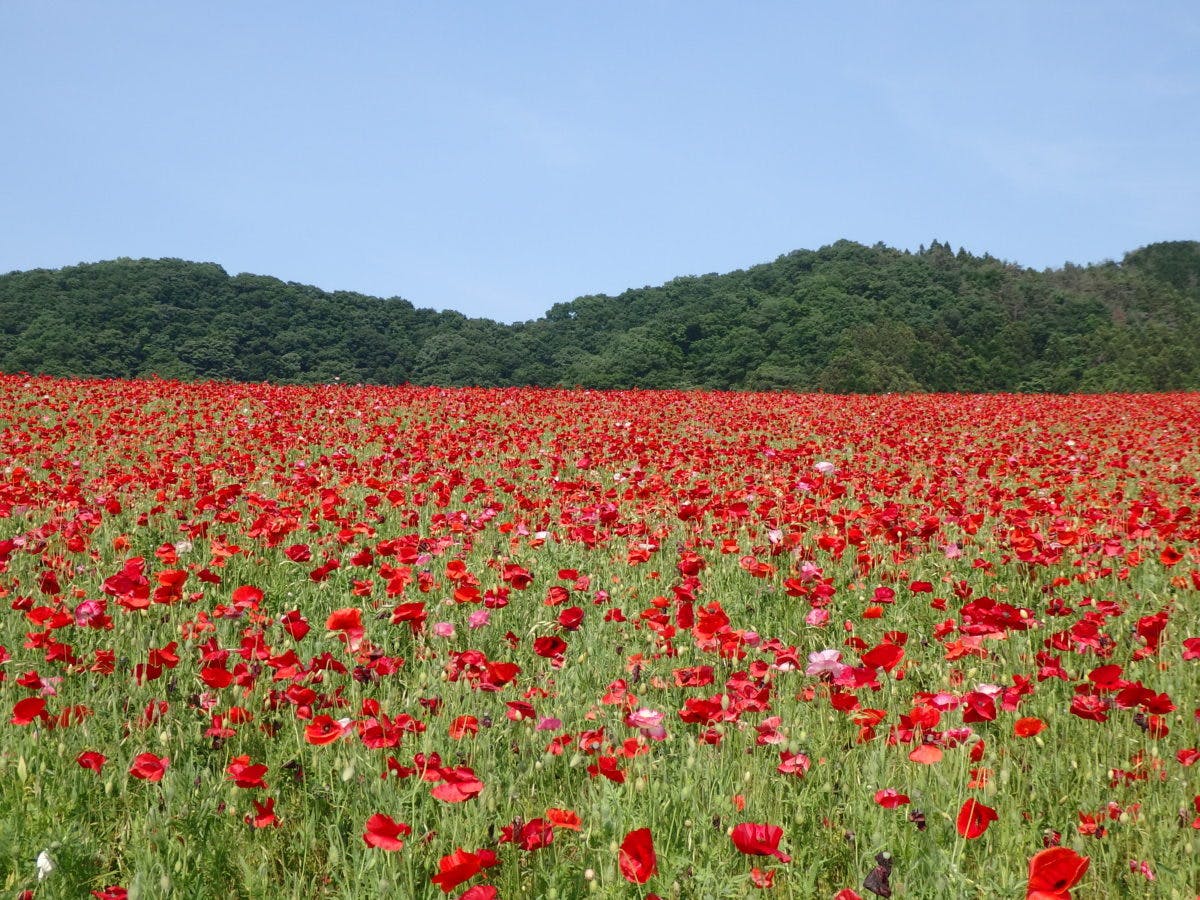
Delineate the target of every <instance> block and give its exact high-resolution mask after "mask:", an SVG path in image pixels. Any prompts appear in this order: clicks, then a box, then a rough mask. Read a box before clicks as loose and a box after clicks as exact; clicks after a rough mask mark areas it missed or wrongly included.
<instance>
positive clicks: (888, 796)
mask: <svg viewBox="0 0 1200 900" xmlns="http://www.w3.org/2000/svg"><path fill="white" fill-rule="evenodd" d="M875 802H876V803H878V804H879V805H880V806H882V807H883V808H884V809H895V808H896V807H898V806H904V805H905V804H906V803H908V802H909V799H908V795H907V794H900V793H897V792H896V790H895V789H894V788H884V789H883V790H882V791H876V792H875Z"/></svg>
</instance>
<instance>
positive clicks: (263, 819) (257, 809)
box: [246, 797, 279, 828]
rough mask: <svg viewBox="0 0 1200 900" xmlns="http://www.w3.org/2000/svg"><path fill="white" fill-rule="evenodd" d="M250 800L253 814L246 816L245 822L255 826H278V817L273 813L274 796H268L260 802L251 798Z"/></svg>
mask: <svg viewBox="0 0 1200 900" xmlns="http://www.w3.org/2000/svg"><path fill="white" fill-rule="evenodd" d="M250 802H251V803H253V804H254V815H253V816H246V822H247V824H250V825H253V826H254V827H255V828H266V827H268V826H271V827H274V828H278V827H279V819H278V818H277V817H276V815H275V798H274V797H268V798H267V799H266V800H265V801H263V802H262V803H259V802H258V801H257V800H251V801H250Z"/></svg>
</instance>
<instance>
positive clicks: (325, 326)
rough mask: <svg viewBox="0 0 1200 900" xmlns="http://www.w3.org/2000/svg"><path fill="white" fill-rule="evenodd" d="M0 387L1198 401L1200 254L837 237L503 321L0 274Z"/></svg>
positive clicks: (185, 276) (195, 288)
mask: <svg viewBox="0 0 1200 900" xmlns="http://www.w3.org/2000/svg"><path fill="white" fill-rule="evenodd" d="M0 371H5V372H20V371H27V372H34V373H45V374H52V375H73V376H95V377H146V376H150V375H158V376H160V377H173V378H181V379H192V378H214V379H233V380H243V381H280V382H311V381H331V380H334V379H340V380H342V381H363V382H372V383H382V384H396V383H403V382H412V383H417V384H444V385H461V384H477V385H525V384H530V385H568V386H573V385H580V386H585V387H598V388H617V387H632V386H640V387H687V388H691V387H697V388H712V389H765V390H770V389H788V390H806V391H811V390H822V391H832V392H876V391H917V390H923V391H1148V390H1178V389H1193V390H1194V389H1200V243H1197V242H1192V241H1178V242H1170V243H1160V244H1153V245H1150V246H1148V247H1144V248H1141V249H1139V250H1136V251H1134V252H1132V253H1129V254H1127V255H1126V256H1125V258H1124V259H1123V260H1122V261H1121V262H1119V263H1117V262H1106V263H1102V264H1098V265H1091V266H1073V265H1067V266H1065V267H1063V268H1061V269H1054V270H1047V271H1043V272H1038V271H1034V270H1031V269H1023V268H1020V267H1018V266H1014V265H1011V264H1008V263H1005V262H1003V261H1001V260H997V259H995V258H992V257H990V256H986V255H985V256H981V257H980V256H973V255H971V254H969V253H966V252H963V251H961V250H960V251H959V252H957V253H955V252H953V251H952V249H951V248H950V246H949V245H948V244H942V243H939V242H936V241H935V242H934V243H933V244H932V245H931V246H930V247H929V248H928V249H922V250H921V251H920V252H917V253H910V252H907V251H900V250H895V249H892V248H889V247H886V246H883V245H881V244H877V245H875V246H873V247H866V246H863V245H861V244H856V243H852V242H849V241H839V242H838V243H836V244H832V245H830V246H827V247H823V248H821V249H820V250H816V251H809V250H798V251H796V252H794V253H790V254H787V255H786V256H782V257H780V258H779V259H777V260H775V261H774V262H771V263H766V264H763V265H758V266H754V267H752V268H749V269H745V270H739V271H736V272H730V273H728V274H724V275H715V274H713V275H704V276H700V277H691V276H689V277H683V278H677V279H675V280H673V281H670V282H668V283H667V284H664V285H662V286H659V287H647V288H640V289H636V290H629V291H625V292H624V293H622V294H620V295H619V296H616V297H609V296H604V295H596V296H584V297H579V298H578V299H576V300H573V301H571V302H569V303H560V304H556V305H555V306H553V307H552V308H551V309H550V310H549V311H548V312H547V313H546V314H545V316H543V317H542V318H540V319H537V320H535V321H532V322H524V323H518V324H515V325H502V324H499V323H496V322H492V321H490V320H486V319H470V318H467V317H465V316H462V315H460V314H458V313H454V312H435V311H432V310H426V309H418V308H415V307H414V306H413V305H412V304H411V303H409V302H408V301H406V300H402V299H399V298H391V299H381V298H377V297H369V296H365V295H362V294H356V293H349V292H341V291H336V292H332V293H330V292H326V291H322V290H320V289H318V288H314V287H310V286H306V285H301V284H296V283H294V282H283V281H280V280H278V279H275V278H270V277H264V276H258V275H247V274H241V275H235V276H231V275H229V274H228V273H227V272H226V271H225V270H224V269H222V268H221V267H220V266H218V265H215V264H212V263H193V262H185V261H182V260H177V259H163V260H145V259H143V260H131V259H119V260H113V261H109V262H101V263H94V264H86V265H79V266H72V267H68V268H63V269H58V270H46V269H38V270H32V271H27V272H12V273H9V274H7V275H3V276H0Z"/></svg>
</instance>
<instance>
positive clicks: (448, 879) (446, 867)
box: [429, 847, 496, 894]
mask: <svg viewBox="0 0 1200 900" xmlns="http://www.w3.org/2000/svg"><path fill="white" fill-rule="evenodd" d="M495 864H496V854H495V853H493V852H492V851H491V850H478V851H476V852H475V853H472V852H471V851H470V850H464V849H462V848H461V847H460V848H458V849H457V850H455V851H454V852H453V853H451V854H450V855H449V856H443V857H442V858H441V859H440V860H438V873H437V874H436V875H434V876H433V877H432V878H430V879H429V880H430V881H431V882H432V883H434V884H436V885H437V886H438V887H440V888H441V889H442V893H443V894H448V893H450V892H451V891H452V890H454V889H455V888H456V887H458V886H459V885H460V884H462V883H463V882H464V881H469V880H470V879H472V878H474V877H475V876H476V875H478V874H479V873H480V872H482V871H483V870H484V869H486V868H488V867H490V866H494V865H495Z"/></svg>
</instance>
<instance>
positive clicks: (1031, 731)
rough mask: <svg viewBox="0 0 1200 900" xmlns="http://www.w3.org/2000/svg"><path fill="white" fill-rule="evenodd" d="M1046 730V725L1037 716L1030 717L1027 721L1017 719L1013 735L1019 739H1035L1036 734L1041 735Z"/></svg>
mask: <svg viewBox="0 0 1200 900" xmlns="http://www.w3.org/2000/svg"><path fill="white" fill-rule="evenodd" d="M1045 730H1046V723H1045V722H1043V721H1042V720H1041V719H1039V718H1037V717H1036V716H1030V717H1028V718H1025V719H1017V721H1016V722H1014V723H1013V734H1015V735H1016V736H1017V737H1022V738H1026V737H1033V736H1034V735H1035V734H1041V733H1042V732H1043V731H1045Z"/></svg>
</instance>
